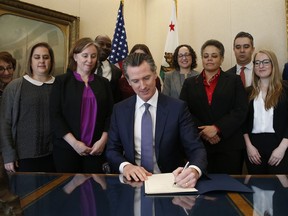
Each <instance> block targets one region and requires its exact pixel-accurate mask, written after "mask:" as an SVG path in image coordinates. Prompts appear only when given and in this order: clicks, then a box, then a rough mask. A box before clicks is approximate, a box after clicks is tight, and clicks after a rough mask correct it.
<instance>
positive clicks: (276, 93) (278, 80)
mask: <svg viewBox="0 0 288 216" xmlns="http://www.w3.org/2000/svg"><path fill="white" fill-rule="evenodd" d="M259 53H263V54H265V55H267V56H268V58H269V60H270V61H271V67H272V71H271V75H270V80H269V86H268V89H267V94H266V97H265V100H264V103H265V109H266V110H268V109H270V108H272V107H276V106H277V104H278V102H279V100H280V99H281V93H282V89H283V87H282V77H281V73H280V70H279V64H278V60H277V57H276V55H275V53H274V52H272V51H270V50H264V49H262V50H259V51H258V52H257V53H255V55H254V57H253V63H255V58H256V56H257V54H259ZM252 87H253V89H252V92H251V94H250V97H249V100H250V101H251V100H253V99H255V98H257V97H258V95H259V93H260V78H259V77H258V76H257V74H256V73H255V65H254V66H253V73H252Z"/></svg>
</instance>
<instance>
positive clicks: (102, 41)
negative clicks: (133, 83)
mask: <svg viewBox="0 0 288 216" xmlns="http://www.w3.org/2000/svg"><path fill="white" fill-rule="evenodd" d="M95 42H96V43H97V44H98V45H99V48H100V56H99V66H98V68H97V69H96V71H95V74H97V75H99V76H103V77H105V78H107V79H108V80H109V81H110V84H111V89H112V92H113V97H114V102H115V103H116V102H119V101H120V98H121V95H120V91H119V85H118V81H119V79H120V77H121V76H122V71H121V70H120V69H119V68H118V67H116V66H115V65H114V64H112V63H110V62H109V60H108V57H109V55H110V54H111V45H112V41H111V39H110V38H109V37H108V36H107V35H98V36H97V37H96V38H95Z"/></svg>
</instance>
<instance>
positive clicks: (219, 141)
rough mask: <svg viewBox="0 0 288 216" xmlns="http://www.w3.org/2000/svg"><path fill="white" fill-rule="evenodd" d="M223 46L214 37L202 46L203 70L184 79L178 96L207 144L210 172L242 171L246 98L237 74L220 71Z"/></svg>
mask: <svg viewBox="0 0 288 216" xmlns="http://www.w3.org/2000/svg"><path fill="white" fill-rule="evenodd" d="M224 51H225V50H224V46H223V44H222V43H221V42H219V41H217V40H208V41H206V42H205V43H204V44H203V45H202V48H201V58H202V65H203V68H204V69H203V71H202V73H201V74H200V75H199V76H196V77H191V78H188V79H186V80H185V82H184V84H183V87H182V91H181V94H180V99H182V100H184V101H186V102H187V104H188V107H189V110H190V112H191V114H192V117H193V120H194V121H195V124H196V126H197V127H198V129H199V134H200V136H201V138H202V140H203V143H204V145H205V147H206V151H207V158H208V169H207V171H208V172H209V173H227V174H241V173H242V167H243V162H244V154H243V152H244V148H245V142H244V138H243V133H242V128H241V127H242V124H243V123H244V120H245V117H246V114H247V110H248V100H247V94H246V91H245V88H244V86H243V84H242V81H241V78H240V76H238V75H236V74H229V73H225V72H223V70H222V69H221V64H222V62H223V60H224Z"/></svg>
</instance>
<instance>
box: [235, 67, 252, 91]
mask: <svg viewBox="0 0 288 216" xmlns="http://www.w3.org/2000/svg"><path fill="white" fill-rule="evenodd" d="M242 67H243V66H241V65H238V64H237V65H236V74H237V75H240V71H241V68H242ZM244 67H245V70H244V73H245V87H248V86H251V85H252V71H253V62H250V63H249V64H247V65H245V66H244Z"/></svg>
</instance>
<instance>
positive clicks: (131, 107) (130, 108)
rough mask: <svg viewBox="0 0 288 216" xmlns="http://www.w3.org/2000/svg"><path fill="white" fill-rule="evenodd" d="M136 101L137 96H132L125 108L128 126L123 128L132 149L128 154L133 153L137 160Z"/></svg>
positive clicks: (124, 118)
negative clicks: (135, 133) (135, 141)
mask: <svg viewBox="0 0 288 216" xmlns="http://www.w3.org/2000/svg"><path fill="white" fill-rule="evenodd" d="M135 103H136V96H135V95H134V96H133V97H131V98H130V99H129V101H128V103H127V106H126V107H125V110H123V121H124V122H126V124H124V125H126V128H122V130H125V133H126V136H127V139H126V140H127V141H128V142H127V145H129V147H128V148H127V149H129V150H131V152H129V153H128V152H127V154H130V155H133V160H134V161H135V151H134V149H135V143H134V118H135V115H134V114H135Z"/></svg>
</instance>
